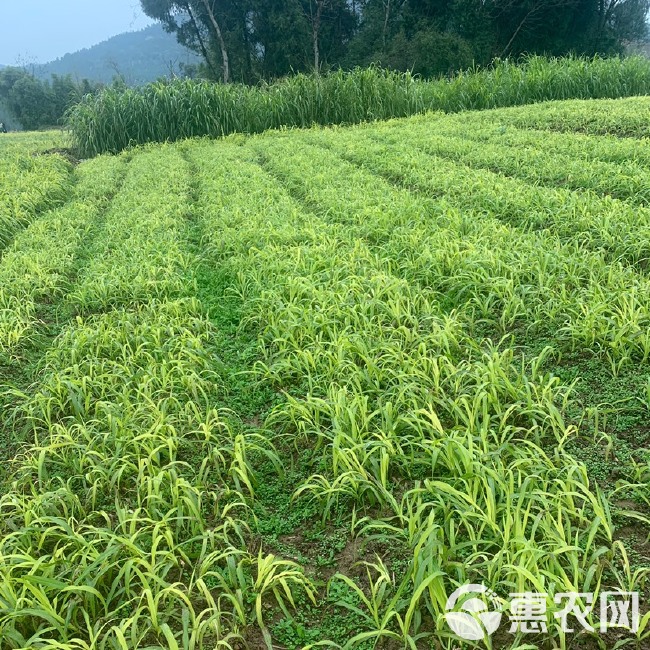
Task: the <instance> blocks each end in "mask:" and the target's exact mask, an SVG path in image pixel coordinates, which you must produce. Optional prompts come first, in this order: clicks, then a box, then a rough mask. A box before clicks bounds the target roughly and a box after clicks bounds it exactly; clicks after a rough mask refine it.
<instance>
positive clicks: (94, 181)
mask: <svg viewBox="0 0 650 650" xmlns="http://www.w3.org/2000/svg"><path fill="white" fill-rule="evenodd" d="M123 167H124V161H123V159H120V158H98V159H97V160H95V161H92V162H91V163H89V164H88V165H85V166H84V167H82V168H81V169H80V170H79V173H78V181H77V184H76V185H75V187H74V193H73V196H72V198H71V199H70V200H69V201H68V202H67V203H66V204H65V205H64V206H63V207H61V208H58V209H54V210H52V211H50V212H48V213H46V214H45V215H44V216H43V217H41V218H40V219H37V220H35V221H33V222H32V223H31V225H30V226H28V227H27V228H26V229H25V230H23V231H22V232H20V233H19V234H18V236H17V237H16V239H15V240H14V242H13V243H12V245H11V246H10V247H9V248H8V249H7V250H6V251H5V253H4V255H3V256H2V259H1V260H0V355H2V357H6V355H8V354H10V353H11V351H12V350H14V349H15V348H16V346H17V345H18V344H19V343H20V342H22V341H23V340H24V339H25V338H26V337H29V335H30V333H31V332H32V331H33V328H34V325H35V324H36V319H37V306H38V303H39V301H41V300H46V301H47V302H49V303H51V302H52V301H54V300H55V299H56V298H57V296H60V295H61V294H62V293H63V292H64V291H65V289H66V286H65V283H66V280H67V276H68V275H69V274H70V272H71V270H72V267H73V264H74V262H75V259H76V256H77V254H78V252H79V250H80V248H81V246H82V243H84V241H85V239H86V237H87V236H88V233H89V231H90V229H91V228H92V227H93V225H94V223H95V221H96V220H97V219H98V217H99V216H100V214H101V211H102V210H103V209H104V208H105V207H106V198H107V197H108V196H110V195H111V194H112V192H113V191H114V188H115V187H116V186H117V185H119V179H120V176H121V174H122V173H123ZM31 181H32V183H33V182H34V179H33V178H32V179H31Z"/></svg>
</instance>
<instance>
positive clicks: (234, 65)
mask: <svg viewBox="0 0 650 650" xmlns="http://www.w3.org/2000/svg"><path fill="white" fill-rule="evenodd" d="M141 4H142V7H143V9H144V11H145V12H146V13H147V14H148V15H149V16H151V17H153V18H155V19H157V20H160V21H161V22H162V23H163V25H164V26H165V28H166V29H168V30H169V31H171V32H174V33H175V34H176V35H177V37H178V39H179V41H180V42H181V43H183V44H185V45H187V46H188V47H190V48H192V49H194V50H195V51H196V52H197V53H199V54H201V55H202V56H203V58H204V61H205V62H206V67H207V72H208V73H209V74H210V75H211V76H212V77H214V78H221V79H224V80H226V81H227V80H229V79H233V80H235V81H240V82H255V81H258V80H260V79H265V80H269V79H273V78H277V77H280V76H283V75H286V74H289V73H290V72H295V71H302V72H305V71H313V70H314V69H315V70H317V71H318V70H320V69H321V68H322V69H328V68H336V67H344V68H352V67H355V66H367V65H368V64H370V63H379V64H380V65H382V66H383V67H389V68H393V69H397V70H401V71H406V70H412V71H414V72H415V73H418V74H423V75H425V76H434V75H439V74H447V73H450V72H453V71H455V70H459V69H463V68H466V67H467V66H469V65H471V64H472V62H474V63H477V64H481V65H483V64H487V63H489V62H490V61H491V60H492V59H493V58H495V57H499V58H503V57H506V56H512V57H517V56H518V55H520V54H522V53H526V54H544V55H550V56H563V55H566V54H568V53H573V54H579V55H588V56H591V55H594V54H612V53H620V52H621V50H622V47H623V45H624V44H625V43H628V42H630V41H633V40H636V39H639V38H641V37H643V36H644V35H645V32H646V22H645V21H646V15H647V13H648V9H649V8H650V1H649V0H417V1H414V0H287V1H284V2H269V1H268V0H141Z"/></svg>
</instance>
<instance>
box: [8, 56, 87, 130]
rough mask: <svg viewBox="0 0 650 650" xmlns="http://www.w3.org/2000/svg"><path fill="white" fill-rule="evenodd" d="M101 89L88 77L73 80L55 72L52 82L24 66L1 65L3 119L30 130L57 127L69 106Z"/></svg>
mask: <svg viewBox="0 0 650 650" xmlns="http://www.w3.org/2000/svg"><path fill="white" fill-rule="evenodd" d="M98 88H99V86H98V85H97V84H92V83H90V82H89V81H88V80H86V79H84V80H82V81H80V82H77V81H74V80H73V79H72V77H71V76H69V75H68V76H58V75H52V79H51V81H45V80H42V79H38V78H37V77H35V76H34V75H33V74H31V73H30V72H28V71H27V70H25V69H24V68H15V67H7V68H2V70H0V106H1V107H2V109H0V122H4V123H5V124H12V125H14V126H15V125H16V124H20V125H21V126H22V127H23V128H24V129H28V130H35V129H42V128H45V127H55V126H58V125H60V124H61V120H62V118H63V116H64V114H65V112H66V111H67V110H68V108H70V106H72V105H73V104H75V103H77V102H78V101H79V100H80V99H81V98H82V97H83V96H84V95H87V94H90V93H94V92H96V91H97V90H98Z"/></svg>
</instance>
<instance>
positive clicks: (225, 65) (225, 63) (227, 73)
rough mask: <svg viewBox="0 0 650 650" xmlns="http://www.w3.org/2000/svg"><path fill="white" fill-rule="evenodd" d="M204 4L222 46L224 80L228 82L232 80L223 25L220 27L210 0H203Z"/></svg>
mask: <svg viewBox="0 0 650 650" xmlns="http://www.w3.org/2000/svg"><path fill="white" fill-rule="evenodd" d="M203 6H204V7H205V10H206V11H207V12H208V18H210V22H211V23H212V27H214V31H215V34H216V35H217V40H218V41H219V47H220V48H221V58H222V59H223V82H224V83H225V84H227V83H228V82H229V81H230V62H229V60H228V49H227V48H226V42H225V41H224V39H223V33H222V32H221V27H219V23H218V21H217V19H216V17H215V15H214V11H213V10H212V7H211V6H210V3H209V2H208V0H203Z"/></svg>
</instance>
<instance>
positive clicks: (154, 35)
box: [0, 25, 198, 86]
mask: <svg viewBox="0 0 650 650" xmlns="http://www.w3.org/2000/svg"><path fill="white" fill-rule="evenodd" d="M197 61H198V58H197V56H196V55H195V54H194V53H193V52H190V51H189V50H187V49H186V48H184V47H182V46H181V45H179V44H178V42H177V41H176V37H175V36H174V35H172V34H167V32H165V31H164V30H163V28H162V27H161V26H160V25H152V26H151V27H147V28H146V29H143V30H140V31H138V32H128V33H126V34H120V35H119V36H114V37H113V38H109V39H108V40H107V41H104V42H102V43H99V44H98V45H95V46H93V47H91V48H87V49H83V50H79V51H78V52H75V53H73V54H66V55H65V56H63V57H61V58H60V59H57V60H56V61H51V62H50V63H46V64H44V65H40V66H36V69H35V73H36V75H37V76H39V77H41V78H44V79H45V78H49V76H50V75H51V74H57V75H68V74H70V75H72V76H73V77H75V78H78V79H83V78H85V79H90V80H91V81H98V82H103V83H110V82H111V81H112V79H113V77H114V76H115V75H116V74H117V73H118V72H119V74H120V75H121V76H122V77H124V79H125V81H126V83H127V84H129V85H131V86H137V85H140V84H144V83H148V82H150V81H154V80H155V79H158V78H159V77H165V76H169V74H170V68H171V67H173V69H174V70H175V71H176V72H177V73H178V72H179V66H180V64H182V63H184V64H188V63H196V62H197ZM0 67H1V66H0Z"/></svg>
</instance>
